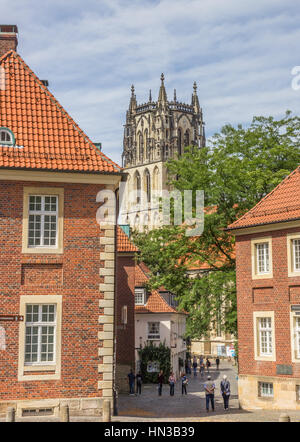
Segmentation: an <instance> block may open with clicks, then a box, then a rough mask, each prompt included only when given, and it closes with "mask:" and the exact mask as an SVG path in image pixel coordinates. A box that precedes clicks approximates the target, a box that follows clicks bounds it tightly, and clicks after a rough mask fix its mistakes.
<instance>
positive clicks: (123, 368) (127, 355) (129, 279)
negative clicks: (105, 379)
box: [115, 254, 135, 391]
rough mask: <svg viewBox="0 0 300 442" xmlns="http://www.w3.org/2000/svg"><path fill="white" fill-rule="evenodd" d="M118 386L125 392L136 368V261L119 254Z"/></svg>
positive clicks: (117, 289) (117, 313)
mask: <svg viewBox="0 0 300 442" xmlns="http://www.w3.org/2000/svg"><path fill="white" fill-rule="evenodd" d="M116 275H117V278H116V316H115V320H116V323H115V326H116V337H117V339H116V341H117V347H116V362H117V375H116V384H117V385H118V386H119V387H120V390H121V391H123V390H124V389H126V388H127V374H128V373H129V370H130V368H133V369H134V368H135V351H134V345H135V336H134V333H135V330H134V329H135V327H134V288H135V260H134V255H133V254H132V255H130V256H128V255H127V254H125V255H124V256H122V254H118V257H117V269H116ZM124 305H127V324H126V325H123V324H122V321H121V318H122V307H123V306H124Z"/></svg>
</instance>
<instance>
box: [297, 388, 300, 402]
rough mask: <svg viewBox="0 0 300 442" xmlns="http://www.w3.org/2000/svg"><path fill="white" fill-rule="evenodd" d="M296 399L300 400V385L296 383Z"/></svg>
mask: <svg viewBox="0 0 300 442" xmlns="http://www.w3.org/2000/svg"><path fill="white" fill-rule="evenodd" d="M296 401H297V402H300V385H296Z"/></svg>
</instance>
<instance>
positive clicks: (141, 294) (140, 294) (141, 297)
mask: <svg viewBox="0 0 300 442" xmlns="http://www.w3.org/2000/svg"><path fill="white" fill-rule="evenodd" d="M145 295H146V291H145V289H144V288H136V289H135V290H134V302H135V305H145V298H146V296H145Z"/></svg>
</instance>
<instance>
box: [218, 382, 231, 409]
mask: <svg viewBox="0 0 300 442" xmlns="http://www.w3.org/2000/svg"><path fill="white" fill-rule="evenodd" d="M220 388H221V393H222V396H223V401H224V410H228V409H229V398H230V382H229V380H228V379H227V376H226V374H224V376H223V380H222V381H221V384H220Z"/></svg>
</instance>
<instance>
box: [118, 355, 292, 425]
mask: <svg viewBox="0 0 300 442" xmlns="http://www.w3.org/2000/svg"><path fill="white" fill-rule="evenodd" d="M210 374H211V377H212V380H213V381H215V384H216V391H215V411H214V412H212V411H209V413H207V412H206V406H205V392H204V381H205V380H206V378H207V374H206V373H205V375H204V377H203V378H201V376H200V375H199V373H198V374H197V377H194V376H193V374H192V375H189V385H188V394H187V395H186V396H185V395H183V396H182V395H181V384H180V382H178V384H177V385H176V388H175V395H174V396H170V394H169V386H168V385H164V386H163V393H162V396H158V391H157V386H156V385H144V386H143V390H142V395H141V396H129V395H120V397H119V416H116V417H114V418H113V419H114V420H115V421H121V422H137V421H144V422H145V421H148V422H149V421H150V422H151V421H152V422H153V421H176V422H180V421H184V422H187V421H188V422H200V421H211V422H278V419H279V416H280V414H282V413H288V414H289V416H290V417H291V421H298V422H299V421H300V412H295V411H290V412H287V411H286V410H284V411H282V410H281V411H280V410H276V411H261V410H255V411H253V412H252V411H251V412H250V411H246V410H241V409H239V404H238V396H237V371H236V367H234V366H233V365H232V364H231V363H228V362H227V361H226V362H225V361H224V362H223V361H222V362H221V365H220V369H219V371H217V370H216V368H215V366H213V367H212V368H211V369H210ZM224 374H226V375H227V377H228V379H229V381H230V384H231V396H230V404H229V405H230V409H229V410H228V411H224V409H223V399H222V396H221V393H220V382H221V379H222V377H223V375H224Z"/></svg>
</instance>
